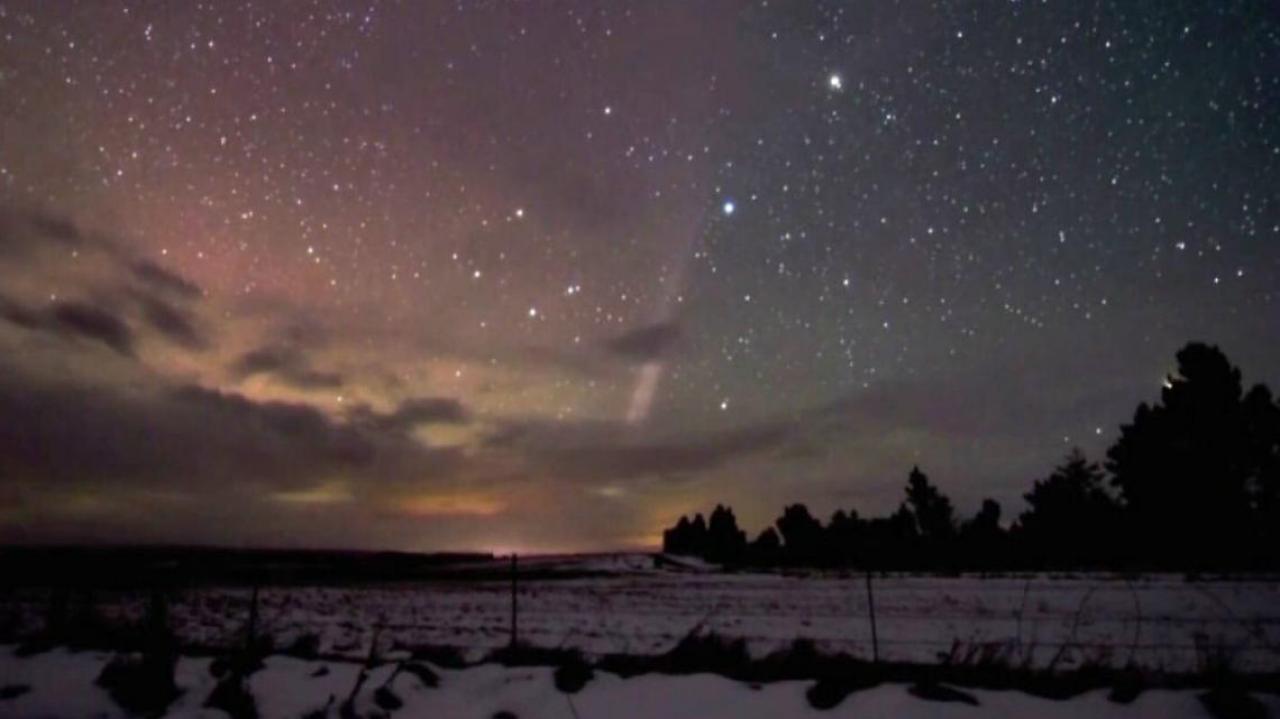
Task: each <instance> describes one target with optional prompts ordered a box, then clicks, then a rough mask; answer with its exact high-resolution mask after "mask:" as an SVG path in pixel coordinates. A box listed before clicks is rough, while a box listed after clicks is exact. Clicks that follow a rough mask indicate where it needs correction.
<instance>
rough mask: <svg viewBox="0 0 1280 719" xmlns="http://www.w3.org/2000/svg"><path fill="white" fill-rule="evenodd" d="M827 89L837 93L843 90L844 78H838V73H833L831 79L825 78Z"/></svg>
mask: <svg viewBox="0 0 1280 719" xmlns="http://www.w3.org/2000/svg"><path fill="white" fill-rule="evenodd" d="M827 87H830V88H831V89H832V90H837V91H838V90H843V89H844V78H842V77H840V74H839V73H835V72H833V73H831V77H828V78H827Z"/></svg>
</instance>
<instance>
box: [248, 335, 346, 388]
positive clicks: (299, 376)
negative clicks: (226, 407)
mask: <svg viewBox="0 0 1280 719" xmlns="http://www.w3.org/2000/svg"><path fill="white" fill-rule="evenodd" d="M231 374H232V376H234V377H235V378H236V379H239V380H244V379H248V378H249V377H252V376H254V375H259V374H266V375H271V376H273V377H276V378H278V379H279V380H280V381H282V382H284V383H286V384H288V385H291V386H293V387H296V388H298V389H328V388H334V387H341V386H342V384H343V378H342V375H340V374H338V373H336V372H322V371H320V370H317V369H315V368H313V367H312V366H311V361H310V360H309V359H307V357H306V355H304V354H303V353H302V352H301V351H299V350H297V349H295V348H292V347H282V346H278V345H274V346H269V347H260V348H258V349H255V350H251V351H249V352H246V353H244V354H243V355H241V356H240V357H239V358H238V359H236V361H235V362H234V363H233V364H232V366H231Z"/></svg>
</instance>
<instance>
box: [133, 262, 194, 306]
mask: <svg viewBox="0 0 1280 719" xmlns="http://www.w3.org/2000/svg"><path fill="white" fill-rule="evenodd" d="M130 270H131V271H132V272H133V276H134V277H136V278H137V279H138V280H140V281H142V283H143V284H145V285H147V286H148V287H150V288H152V289H154V290H157V291H160V292H169V293H172V294H175V295H177V296H179V297H183V298H187V299H194V298H196V297H199V296H200V294H201V292H200V287H199V286H198V285H196V284H195V283H194V282H191V281H190V280H188V279H187V278H185V277H183V276H181V275H179V274H177V273H176V272H173V271H171V270H167V269H165V268H163V267H161V266H160V265H157V264H156V263H154V262H152V261H150V260H136V261H134V262H133V263H132V264H131V265H130Z"/></svg>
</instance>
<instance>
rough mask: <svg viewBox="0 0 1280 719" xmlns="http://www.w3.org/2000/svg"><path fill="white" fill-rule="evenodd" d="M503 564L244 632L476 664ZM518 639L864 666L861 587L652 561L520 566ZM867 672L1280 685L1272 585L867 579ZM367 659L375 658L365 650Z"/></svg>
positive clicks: (30, 601) (1152, 578)
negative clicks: (889, 666)
mask: <svg viewBox="0 0 1280 719" xmlns="http://www.w3.org/2000/svg"><path fill="white" fill-rule="evenodd" d="M504 566H505V565H504V564H502V563H498V562H491V563H487V564H484V565H483V566H480V567H478V571H476V572H475V573H474V574H473V575H470V576H468V575H466V573H465V572H461V571H460V573H456V574H453V575H450V578H447V579H436V580H431V581H414V582H398V583H388V582H382V583H378V584H352V585H347V586H323V585H320V586H317V585H304V586H280V585H277V586H270V585H264V586H263V587H262V588H261V589H260V590H259V591H258V592H257V611H256V621H255V624H256V628H255V629H256V632H257V633H258V634H260V635H265V636H267V637H268V638H269V639H270V640H271V642H272V644H273V645H274V646H275V647H276V648H277V649H281V648H288V647H292V646H298V645H299V644H303V645H306V646H307V647H309V648H310V650H311V651H312V652H313V653H319V654H320V655H325V656H337V657H346V658H350V659H362V658H364V657H366V656H367V655H369V653H370V649H371V648H372V649H376V650H377V651H378V652H379V653H382V652H386V651H393V650H396V649H404V650H412V649H415V648H421V647H452V648H455V649H458V650H460V652H461V653H462V655H463V656H465V657H467V658H469V659H472V660H474V659H477V658H479V657H481V656H483V655H484V654H485V653H486V652H488V651H489V650H491V649H493V648H496V647H501V646H504V645H506V644H507V643H508V641H509V640H510V620H511V617H510V613H511V587H510V583H509V581H508V580H507V579H506V578H504V577H503V575H502V568H503V567H504ZM521 566H522V573H525V576H523V577H522V578H521V580H520V582H519V586H518V590H517V596H516V599H517V604H518V612H519V638H520V640H521V641H522V642H524V643H526V644H530V645H533V646H540V647H554V648H575V649H579V650H581V651H583V652H584V653H587V654H589V655H603V654H629V655H654V654H661V653H663V652H666V651H668V650H670V649H671V648H672V647H673V646H675V645H676V644H677V643H678V642H679V641H680V639H681V638H682V637H685V636H686V635H689V634H690V633H691V632H695V631H697V632H704V633H705V632H712V633H715V634H717V635H720V636H723V637H730V638H740V639H743V640H745V642H746V645H747V648H748V650H749V651H750V653H751V654H752V655H754V656H763V655H765V654H767V653H769V652H772V651H775V650H778V649H781V648H784V647H786V646H787V645H789V644H790V643H791V642H792V641H794V640H796V639H800V638H803V639H809V640H812V641H813V642H814V644H815V645H816V646H817V648H818V650H819V651H822V652H824V653H830V654H835V653H843V654H848V655H850V656H853V657H856V658H860V659H867V660H869V659H871V658H872V655H873V653H874V651H875V650H874V649H873V642H872V632H871V621H870V606H869V597H868V590H867V582H866V578H865V577H864V576H863V575H861V574H856V573H855V574H839V573H805V574H778V573H725V572H719V571H710V570H708V569H707V568H697V567H694V568H689V567H672V566H669V565H667V564H664V563H661V562H658V563H655V562H654V561H653V560H652V558H651V557H649V556H647V555H620V556H606V557H569V558H544V559H539V560H531V561H528V562H522V564H521ZM871 585H872V586H871V591H872V594H873V596H874V603H875V614H876V629H877V632H876V634H877V637H876V639H877V642H876V644H878V656H879V658H880V659H882V660H885V659H887V660H890V661H898V662H911V663H918V664H932V663H950V664H956V663H965V662H969V663H972V662H992V661H994V662H1000V663H1003V664H1006V665H1009V666H1013V667H1019V668H1039V669H1044V668H1051V669H1057V670H1064V669H1073V668H1079V667H1082V666H1103V667H1112V668H1121V667H1132V666H1136V667H1140V668H1142V669H1144V670H1147V671H1155V672H1174V673H1178V672H1182V673H1189V672H1204V671H1208V670H1218V669H1230V670H1232V671H1236V672H1251V673H1275V672H1280V583H1277V582H1276V581H1274V580H1269V579H1263V578H1256V577H1254V578H1247V579H1233V580H1189V579H1187V578H1184V577H1182V576H1180V575H1147V576H1141V577H1136V578H1122V577H1116V576H1112V575H1090V574H1080V575H1053V576H1051V575H1008V576H997V577H979V576H959V577H939V576H916V575H887V576H877V577H875V578H874V580H873V581H872V583H871ZM253 596H254V592H253V590H252V589H251V588H249V587H247V586H243V585H241V586H220V585H214V586H197V587H189V588H186V589H177V590H173V591H170V592H169V593H168V597H169V599H168V602H167V610H168V624H169V626H170V627H171V628H172V630H173V631H174V632H175V633H176V635H177V639H178V640H179V642H180V645H181V646H184V647H188V648H196V649H199V650H201V651H217V650H219V649H221V648H226V647H232V646H236V645H237V644H238V643H240V642H241V641H242V638H243V636H244V633H245V631H246V627H247V625H248V623H249V616H250V613H251V610H250V605H251V603H252V600H251V598H252V597H253ZM150 597H151V593H150V592H149V591H145V590H142V591H125V590H112V591H107V590H94V591H92V592H85V591H83V590H78V591H77V592H76V593H72V595H71V596H69V597H66V598H64V600H63V601H64V602H66V603H69V605H70V606H68V607H66V611H67V613H68V614H70V615H76V614H77V613H79V614H81V615H83V614H85V613H90V614H92V615H93V616H94V617H96V618H97V620H99V621H102V622H104V623H107V624H114V625H117V626H128V625H130V624H134V623H138V622H141V621H142V618H143V615H144V613H145V611H146V608H147V605H148V602H149V601H150ZM52 601H53V600H52V598H51V595H50V592H49V591H48V590H47V589H40V588H27V589H15V590H11V591H9V592H7V593H5V594H4V595H0V630H3V631H4V634H5V635H7V636H5V637H0V641H4V640H5V639H7V640H9V641H21V640H23V639H26V638H29V637H30V636H31V635H34V634H38V633H39V632H40V631H41V630H42V628H43V626H44V624H45V622H46V618H47V615H48V614H49V607H50V606H51V602H52ZM374 642H377V644H378V646H377V647H372V645H373V643H374Z"/></svg>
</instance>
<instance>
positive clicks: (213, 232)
mask: <svg viewBox="0 0 1280 719" xmlns="http://www.w3.org/2000/svg"><path fill="white" fill-rule="evenodd" d="M1189 340H1204V341H1208V342H1211V343H1216V344H1218V345H1219V346H1220V347H1221V348H1222V349H1223V350H1224V351H1225V352H1226V353H1227V355H1228V356H1229V357H1230V358H1231V359H1232V360H1234V361H1235V362H1236V363H1237V364H1238V365H1240V366H1241V368H1242V370H1243V372H1244V375H1245V379H1246V381H1249V382H1252V381H1263V382H1267V383H1269V384H1270V385H1271V386H1272V387H1277V386H1278V385H1280V6H1277V4H1276V3H1275V2H1273V1H1272V0H1248V1H1230V0H1224V1H1221V2H1205V1H1204V0H1195V1H1180V0H1156V1H1139V0H1092V1H1090V2H1081V1H1078V0H1046V1H1040V0H1036V1H1031V0H1024V1H1021V2H962V1H959V0H957V1H954V2H909V1H906V2H858V3H853V2H849V3H815V4H810V3H804V2H783V1H781V0H776V1H774V2H756V3H745V2H697V3H691V2H683V1H682V2H636V3H621V2H608V3H599V4H592V3H582V2H554V3H552V2H545V3H543V2H528V3H525V2H521V3H516V2H511V3H505V2H504V3H499V2H460V3H456V4H453V3H434V2H404V3H381V2H375V3H354V2H338V1H329V2H260V3H253V2H230V1H228V2H213V3H195V2H174V3H167V2H154V3H153V2H145V3H120V2H44V1H33V2H25V1H20V2H12V1H8V0H6V1H4V2H0V539H3V540H5V541H9V542H15V541H16V542H49V541H53V542H66V541H92V542H101V541H112V542H182V543H216V544H235V545H289V546H325V547H379V548H396V549H422V550H429V549H459V548H479V549H497V550H504V549H518V550H522V551H531V550H583V549H613V548H623V547H639V546H653V545H654V544H656V543H657V534H658V532H659V531H660V529H661V528H662V527H663V526H665V525H669V524H670V523H671V522H672V521H673V520H674V519H675V518H676V517H677V516H678V515H680V514H682V513H685V512H689V511H692V510H695V509H697V510H702V511H706V510H707V509H709V508H710V506H711V505H713V504H714V503H715V502H717V501H722V502H727V503H730V504H732V505H733V507H734V508H735V509H736V510H737V512H738V515H739V519H740V521H741V522H742V523H743V524H744V526H745V527H746V528H748V530H749V531H751V532H752V533H754V531H758V530H759V529H760V528H761V527H762V526H763V525H764V524H765V523H766V522H768V521H770V520H771V519H772V518H773V517H774V516H776V515H777V514H778V512H779V511H780V509H781V508H782V506H783V505H784V504H785V503H788V502H792V501H803V502H806V503H807V504H808V505H809V506H810V508H811V509H813V510H814V512H815V513H816V514H819V515H820V516H823V517H825V516H827V515H828V514H829V513H830V512H831V511H832V510H834V509H835V508H837V507H842V508H846V509H847V508H849V507H855V508H857V509H858V510H859V512H860V513H862V514H864V515H866V514H877V513H881V512H886V511H890V510H892V508H893V507H895V506H896V504H897V503H898V501H899V500H900V498H901V491H902V486H903V484H904V483H905V479H906V475H907V472H908V470H909V469H910V468H911V466H912V465H913V464H919V465H920V466H921V467H922V468H923V469H924V470H925V471H926V472H927V473H928V474H929V475H930V476H931V478H932V479H933V480H934V481H935V482H936V483H937V484H938V485H939V486H940V487H941V488H942V490H943V491H944V492H946V493H948V494H949V495H951V496H952V497H953V499H954V500H955V501H956V503H957V505H958V508H959V510H960V511H961V513H962V514H971V513H972V512H973V511H975V510H976V508H977V505H978V503H979V502H980V501H981V499H982V498H983V497H986V496H990V497H994V498H995V499H997V500H999V501H1000V502H1002V503H1003V504H1004V506H1005V516H1006V518H1008V517H1011V516H1016V514H1017V513H1018V512H1019V511H1021V509H1022V508H1023V505H1022V500H1021V494H1022V492H1024V491H1026V489H1027V488H1028V486H1029V484H1030V482H1031V480H1032V479H1034V478H1036V477H1039V476H1043V475H1044V474H1045V473H1047V471H1048V470H1049V469H1050V468H1051V467H1052V465H1053V464H1054V463H1055V462H1056V461H1058V460H1059V459H1060V458H1061V457H1062V456H1063V455H1064V454H1065V453H1066V452H1067V451H1068V450H1069V449H1070V448H1071V447H1072V446H1076V445H1079V446H1081V447H1083V448H1084V449H1085V450H1086V451H1087V452H1089V453H1090V454H1091V455H1092V456H1094V457H1100V455H1101V453H1102V451H1103V450H1104V449H1105V447H1106V446H1107V444H1108V443H1109V442H1110V441H1112V440H1113V439H1114V437H1115V435H1116V432H1117V428H1118V426H1119V424H1120V423H1121V422H1124V421H1127V420H1128V419H1129V418H1130V417H1131V416H1132V412H1133V409H1134V407H1135V406H1136V405H1137V403H1138V402H1139V401H1142V400H1148V401H1150V400H1154V399H1157V398H1158V393H1159V389H1160V385H1161V382H1162V380H1163V377H1164V376H1165V374H1166V373H1168V372H1170V371H1171V370H1172V369H1173V355H1174V352H1175V351H1176V350H1177V349H1178V347H1180V346H1181V345H1182V344H1184V343H1185V342H1187V341H1189Z"/></svg>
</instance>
